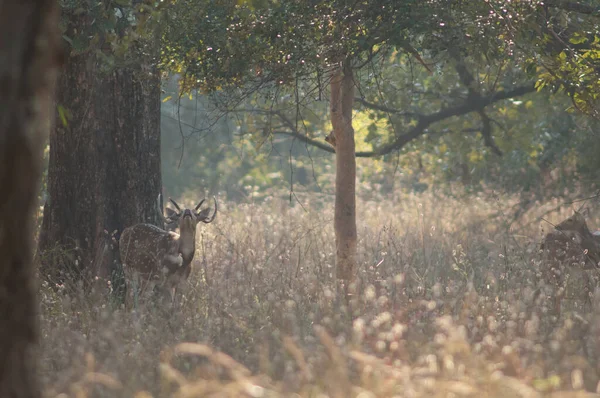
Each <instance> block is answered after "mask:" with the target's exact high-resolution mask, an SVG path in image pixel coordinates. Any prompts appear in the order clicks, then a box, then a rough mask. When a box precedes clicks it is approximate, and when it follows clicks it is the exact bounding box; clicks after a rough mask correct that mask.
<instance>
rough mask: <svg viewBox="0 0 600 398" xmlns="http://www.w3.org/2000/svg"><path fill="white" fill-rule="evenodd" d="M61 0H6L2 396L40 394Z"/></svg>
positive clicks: (0, 28) (0, 154)
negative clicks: (46, 185)
mask: <svg viewBox="0 0 600 398" xmlns="http://www.w3.org/2000/svg"><path fill="white" fill-rule="evenodd" d="M59 37H60V36H59V32H58V10H57V5H56V2H55V1H54V0H37V1H33V0H29V1H28V0H6V1H0V60H2V62H0V192H2V194H1V195H0V397H6V398H17V397H23V398H24V397H27V398H29V397H31V398H33V397H39V396H41V393H40V388H39V385H38V383H37V376H36V370H37V369H36V368H37V365H36V360H35V355H34V354H35V350H36V347H37V342H38V335H39V334H38V321H37V300H36V294H35V292H36V289H35V284H34V281H33V279H34V271H33V264H32V258H31V257H32V255H33V224H32V221H33V215H34V208H35V205H36V199H37V195H38V189H39V180H40V175H41V168H42V143H43V141H44V137H45V136H46V134H47V130H48V128H49V126H50V124H51V120H52V118H51V117H50V116H51V113H50V109H52V108H51V106H52V104H51V101H52V98H53V96H54V86H55V81H56V75H57V72H58V61H59V59H58V54H59V52H58V49H59Z"/></svg>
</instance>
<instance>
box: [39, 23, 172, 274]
mask: <svg viewBox="0 0 600 398" xmlns="http://www.w3.org/2000/svg"><path fill="white" fill-rule="evenodd" d="M73 18H75V17H73ZM70 22H71V28H73V27H77V26H84V24H86V23H88V21H86V20H85V17H84V18H83V20H82V21H70ZM78 30H79V31H82V30H83V29H78ZM149 62H150V61H149V60H146V59H142V58H140V65H142V66H140V67H137V68H135V69H116V70H114V71H112V72H110V73H105V72H103V71H102V70H101V65H99V64H98V62H97V61H96V59H95V57H94V52H93V51H88V52H86V53H84V54H80V55H71V56H70V57H69V58H68V60H67V64H66V67H65V68H64V70H63V71H62V75H61V76H60V79H59V82H58V93H57V104H58V105H59V106H62V107H64V108H66V109H67V110H68V115H69V119H68V123H67V125H66V126H65V125H64V124H63V123H62V122H61V121H58V122H57V123H56V127H55V129H54V130H53V131H52V132H51V134H50V159H49V168H48V197H47V201H46V204H45V207H44V220H43V223H42V230H41V233H40V239H39V246H38V255H39V262H40V264H41V267H40V274H41V276H42V277H43V278H44V279H46V280H49V281H50V282H51V283H61V282H63V281H65V280H81V279H83V280H84V281H89V280H90V279H89V278H94V277H100V279H101V280H106V279H109V278H110V279H112V280H113V283H114V282H115V276H118V275H120V273H121V270H120V266H119V261H118V250H116V249H117V247H116V239H118V236H119V234H120V232H121V231H122V230H123V229H124V228H125V227H127V226H130V225H133V224H135V223H139V222H149V223H152V224H155V225H159V226H162V224H161V222H162V221H161V220H160V219H159V217H158V215H157V211H156V198H157V196H158V194H159V193H160V189H161V172H160V76H159V74H158V72H157V71H156V70H155V69H154V68H151V67H146V66H144V65H148V64H149ZM114 231H117V233H116V235H115V236H114V238H115V239H109V238H108V237H109V235H111V234H112V233H113V232H114ZM116 280H117V281H118V280H120V278H116ZM113 286H114V285H113Z"/></svg>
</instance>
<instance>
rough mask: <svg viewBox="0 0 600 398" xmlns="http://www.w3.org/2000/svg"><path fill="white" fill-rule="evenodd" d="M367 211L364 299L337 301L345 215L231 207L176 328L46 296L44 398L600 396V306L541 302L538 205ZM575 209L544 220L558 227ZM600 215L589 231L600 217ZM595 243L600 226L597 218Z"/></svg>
mask: <svg viewBox="0 0 600 398" xmlns="http://www.w3.org/2000/svg"><path fill="white" fill-rule="evenodd" d="M364 197H368V198H369V199H368V200H359V202H358V214H359V217H358V228H359V245H358V247H359V263H360V269H359V280H360V290H359V294H357V295H356V297H355V298H354V300H353V301H352V303H351V310H349V309H348V308H347V307H346V306H345V304H344V301H342V300H339V299H338V298H337V297H336V295H335V293H334V291H335V289H334V284H333V282H334V279H333V271H334V268H333V266H334V250H335V249H334V234H333V228H332V224H333V223H332V219H333V212H332V207H333V205H332V203H333V200H332V198H329V197H317V196H310V197H302V196H301V195H300V198H299V199H300V201H301V202H302V205H303V207H302V206H299V205H298V204H297V203H296V204H295V205H293V206H290V204H289V202H284V201H278V200H268V199H267V200H261V201H260V203H259V204H245V205H236V204H232V203H221V204H220V211H219V216H218V217H217V219H216V220H215V222H214V223H213V224H210V225H209V226H199V229H198V251H197V253H196V257H195V260H194V261H195V263H194V267H195V268H194V271H193V273H192V276H191V277H190V281H189V285H188V286H186V287H185V288H184V289H183V294H184V297H182V299H181V303H180V308H179V310H177V311H171V310H163V309H160V308H142V309H141V310H140V311H139V312H138V313H137V314H132V313H127V312H125V311H124V310H121V309H113V308H112V305H111V303H110V302H109V301H108V300H106V301H102V300H101V301H100V302H91V300H90V299H89V298H88V297H86V295H84V294H82V292H81V291H78V290H77V289H74V290H70V291H63V292H61V293H55V292H54V291H53V290H52V289H48V288H47V287H42V289H41V291H40V297H41V303H42V306H41V312H42V333H43V336H42V347H41V355H42V367H41V369H40V373H41V378H42V382H43V387H44V393H45V396H46V397H57V396H60V397H82V398H83V397H134V396H135V397H139V398H141V397H357V398H367V397H538V396H555V397H567V396H569V397H575V396H585V391H586V390H587V391H596V389H597V385H598V381H599V380H600V377H599V376H600V367H599V365H600V364H599V362H598V353H599V350H600V306H599V305H598V304H596V303H600V301H599V300H600V296H599V298H598V299H594V297H593V296H592V297H590V295H589V294H584V295H583V297H581V296H582V295H581V294H579V296H578V295H577V293H581V291H580V290H581V289H579V288H578V287H577V285H573V286H574V287H573V290H574V292H573V293H574V294H572V295H571V296H569V294H567V296H568V297H571V298H570V299H569V300H571V302H570V304H569V305H568V311H566V313H564V314H563V316H562V317H560V318H558V319H557V317H554V316H553V315H552V314H550V313H549V312H548V309H549V302H548V300H547V298H546V296H545V294H539V293H540V290H539V289H538V288H540V287H541V286H540V283H541V281H540V276H539V272H537V271H538V265H539V261H540V259H539V254H538V250H537V245H538V243H539V241H540V239H541V238H542V236H543V234H544V231H546V232H548V231H549V230H550V229H551V226H550V225H549V224H548V223H546V222H543V221H538V220H537V218H538V217H539V216H540V215H543V214H545V213H546V212H547V211H548V210H549V209H553V208H555V207H556V206H557V205H558V204H559V202H557V201H550V202H547V203H543V204H542V203H540V204H539V205H538V206H536V207H535V210H534V211H531V212H529V213H527V214H525V215H522V216H521V217H520V218H518V219H517V220H516V221H514V222H513V220H512V219H511V217H510V215H509V214H505V209H507V208H509V207H510V206H511V205H512V204H513V203H514V199H513V198H509V197H492V196H488V197H487V198H485V197H484V196H469V197H465V198H462V199H457V198H451V197H448V196H436V195H435V194H432V193H424V194H420V195H406V194H402V195H398V196H397V197H386V198H383V197H376V196H375V197H374V196H373V195H364ZM571 214H572V210H571V209H570V208H569V207H564V208H563V209H561V210H560V211H555V212H551V213H549V214H547V215H546V216H545V218H546V219H547V220H548V221H550V222H553V223H556V222H558V221H560V220H562V219H564V218H566V217H568V216H570V215H571ZM598 214H599V213H598V212H597V211H596V209H595V208H593V209H592V212H591V215H592V216H594V215H598ZM589 225H590V227H591V228H594V227H600V223H599V222H598V219H597V218H593V217H592V218H590V219H589Z"/></svg>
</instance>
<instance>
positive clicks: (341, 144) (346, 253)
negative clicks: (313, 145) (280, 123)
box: [331, 65, 357, 288]
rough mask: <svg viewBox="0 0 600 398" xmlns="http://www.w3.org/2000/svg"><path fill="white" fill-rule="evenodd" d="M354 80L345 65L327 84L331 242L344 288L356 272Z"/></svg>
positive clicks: (352, 279) (338, 273) (339, 277)
mask: <svg viewBox="0 0 600 398" xmlns="http://www.w3.org/2000/svg"><path fill="white" fill-rule="evenodd" d="M353 104H354V76H353V73H352V69H351V67H350V66H349V65H345V66H344V68H343V70H341V69H340V70H338V71H337V72H336V73H335V74H334V76H333V78H332V80H331V124H332V126H333V134H334V137H335V154H336V156H335V157H336V174H335V221H334V222H335V240H336V272H337V278H338V279H339V280H341V281H342V282H343V283H344V284H345V287H346V288H347V287H349V285H350V284H351V283H352V282H353V281H354V278H355V271H356V236H357V234H356V153H355V143H354V129H353V128H352V107H353Z"/></svg>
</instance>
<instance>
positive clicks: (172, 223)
mask: <svg viewBox="0 0 600 398" xmlns="http://www.w3.org/2000/svg"><path fill="white" fill-rule="evenodd" d="M160 199H161V195H159V196H158V203H157V205H158V206H157V210H158V213H159V215H160V217H161V219H162V220H163V221H164V222H165V224H166V225H167V228H169V227H171V228H173V229H174V228H175V227H179V234H177V233H175V232H173V231H166V230H164V229H161V228H158V227H157V226H155V225H151V224H136V225H133V226H131V227H128V228H126V229H125V230H123V233H122V234H121V237H120V239H119V251H120V254H121V261H122V262H123V269H124V271H125V279H126V285H127V290H128V299H130V300H128V301H129V304H131V299H135V298H137V297H138V295H139V294H142V295H143V294H144V293H151V292H152V291H153V289H154V287H156V286H158V287H159V288H160V290H163V291H164V290H168V291H170V293H171V301H172V302H173V300H174V297H175V291H176V288H177V284H178V283H180V282H181V281H183V280H186V279H187V278H188V277H189V275H190V273H191V264H192V260H193V258H194V253H195V250H196V226H197V225H198V223H199V222H203V223H207V224H208V223H211V222H212V221H213V220H214V219H215V217H216V215H217V200H216V198H215V211H214V213H213V214H212V216H209V215H210V212H211V210H210V208H207V209H204V210H201V211H199V209H200V207H201V206H202V204H203V203H204V202H205V199H203V200H201V201H200V203H199V204H198V205H197V206H196V207H195V208H193V209H188V208H184V209H183V210H182V209H181V207H180V206H179V205H178V204H177V202H175V201H174V200H173V199H170V198H169V201H170V202H171V203H172V204H173V206H174V207H175V208H176V209H177V210H171V211H170V212H169V215H168V216H167V217H165V215H164V214H163V212H162V209H161V206H160Z"/></svg>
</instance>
